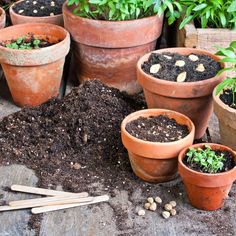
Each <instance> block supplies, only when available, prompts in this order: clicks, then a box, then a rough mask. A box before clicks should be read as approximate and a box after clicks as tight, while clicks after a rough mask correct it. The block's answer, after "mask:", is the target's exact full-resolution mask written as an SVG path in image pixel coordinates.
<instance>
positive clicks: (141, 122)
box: [125, 115, 189, 143]
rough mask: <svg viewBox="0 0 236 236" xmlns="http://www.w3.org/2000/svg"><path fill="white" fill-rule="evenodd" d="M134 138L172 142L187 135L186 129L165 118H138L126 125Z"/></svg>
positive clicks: (173, 120)
mask: <svg viewBox="0 0 236 236" xmlns="http://www.w3.org/2000/svg"><path fill="white" fill-rule="evenodd" d="M125 128H126V130H127V131H128V132H129V133H130V134H131V135H132V136H134V137H136V138H138V139H142V140H145V141H151V142H162V143H163V142H174V141H177V140H180V139H182V138H184V137H185V136H187V135H188V134H189V130H188V127H187V126H186V125H181V124H178V123H177V122H176V120H175V119H170V118H168V117H167V116H163V115H160V116H154V117H148V118H147V117H139V118H138V119H137V120H133V121H131V122H129V123H128V124H127V125H126V127H125Z"/></svg>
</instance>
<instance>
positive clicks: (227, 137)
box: [213, 89, 236, 151]
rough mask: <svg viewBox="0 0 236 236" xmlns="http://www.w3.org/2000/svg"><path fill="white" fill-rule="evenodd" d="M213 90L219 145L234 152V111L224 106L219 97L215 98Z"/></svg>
mask: <svg viewBox="0 0 236 236" xmlns="http://www.w3.org/2000/svg"><path fill="white" fill-rule="evenodd" d="M215 90H216V89H215ZM215 90H214V91H213V101H214V102H213V105H214V112H215V114H216V116H217V117H218V120H219V125H220V137H221V143H222V144H224V145H227V146H229V147H231V148H232V149H234V150H235V151H236V109H233V108H231V107H229V106H228V105H226V104H224V103H223V102H222V101H221V100H220V98H219V96H216V91H215Z"/></svg>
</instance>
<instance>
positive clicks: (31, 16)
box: [9, 0, 65, 26]
mask: <svg viewBox="0 0 236 236" xmlns="http://www.w3.org/2000/svg"><path fill="white" fill-rule="evenodd" d="M64 1H65V0H51V1H45V0H21V1H17V2H15V3H14V4H12V5H11V7H10V9H9V12H10V17H11V21H12V24H13V25H17V24H23V23H49V24H55V25H59V26H63V25H64V23H63V16H62V4H63V3H64Z"/></svg>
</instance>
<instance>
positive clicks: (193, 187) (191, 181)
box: [178, 143, 236, 211]
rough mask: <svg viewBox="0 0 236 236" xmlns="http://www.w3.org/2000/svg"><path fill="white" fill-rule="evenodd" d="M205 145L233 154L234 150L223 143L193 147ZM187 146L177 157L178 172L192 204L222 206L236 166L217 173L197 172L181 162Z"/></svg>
mask: <svg viewBox="0 0 236 236" xmlns="http://www.w3.org/2000/svg"><path fill="white" fill-rule="evenodd" d="M205 145H208V146H210V147H211V148H212V149H213V150H222V151H224V150H226V151H228V152H230V153H232V154H233V155H234V160H235V162H236V154H235V152H234V151H233V150H232V149H230V148H228V147H226V146H223V145H219V144H213V143H205V144H204V143H201V144H195V145H192V146H191V147H193V148H198V147H200V148H203V147H204V146H205ZM188 149H189V147H187V148H185V149H184V150H182V151H181V153H180V154H179V158H178V164H179V165H178V169H179V174H180V176H181V177H182V179H183V182H184V186H185V189H186V192H187V195H188V198H189V201H190V203H191V205H192V206H194V207H196V208H198V209H202V210H210V211H211V210H216V209H219V208H221V207H222V206H223V204H224V200H225V199H226V198H227V196H228V193H229V191H230V189H231V186H232V184H233V182H234V181H235V180H236V168H235V167H234V168H233V169H231V170H229V171H226V172H222V173H218V174H206V173H201V172H197V171H195V170H192V169H190V168H188V167H187V166H186V165H185V164H184V163H183V158H184V157H185V154H186V152H187V151H188Z"/></svg>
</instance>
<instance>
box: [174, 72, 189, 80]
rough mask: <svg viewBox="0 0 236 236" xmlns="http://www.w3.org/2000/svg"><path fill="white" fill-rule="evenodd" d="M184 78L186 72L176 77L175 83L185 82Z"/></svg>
mask: <svg viewBox="0 0 236 236" xmlns="http://www.w3.org/2000/svg"><path fill="white" fill-rule="evenodd" d="M186 77H187V72H186V71H184V72H182V73H180V74H179V75H178V77H177V79H176V81H177V82H184V81H185V80H186Z"/></svg>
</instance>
